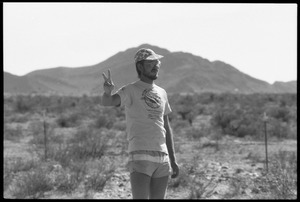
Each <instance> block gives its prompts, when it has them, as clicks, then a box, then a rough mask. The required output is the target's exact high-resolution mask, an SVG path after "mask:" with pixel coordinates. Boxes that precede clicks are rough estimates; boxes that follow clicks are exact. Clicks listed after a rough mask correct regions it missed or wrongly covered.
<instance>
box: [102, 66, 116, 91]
mask: <svg viewBox="0 0 300 202" xmlns="http://www.w3.org/2000/svg"><path fill="white" fill-rule="evenodd" d="M102 76H103V78H104V84H103V88H104V91H105V93H106V94H109V95H111V92H112V91H113V90H114V88H115V85H114V83H113V81H112V80H111V76H110V70H108V77H107V76H106V75H105V73H104V72H103V73H102Z"/></svg>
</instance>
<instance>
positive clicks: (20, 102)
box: [14, 95, 32, 113]
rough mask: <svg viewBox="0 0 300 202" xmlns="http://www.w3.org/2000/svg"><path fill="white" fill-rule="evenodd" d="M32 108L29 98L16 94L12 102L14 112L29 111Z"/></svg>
mask: <svg viewBox="0 0 300 202" xmlns="http://www.w3.org/2000/svg"><path fill="white" fill-rule="evenodd" d="M31 108H32V105H31V103H30V99H28V96H27V97H25V96H20V95H19V96H17V97H16V100H15V103H14V109H15V111H16V112H19V113H25V112H28V111H30V110H31Z"/></svg>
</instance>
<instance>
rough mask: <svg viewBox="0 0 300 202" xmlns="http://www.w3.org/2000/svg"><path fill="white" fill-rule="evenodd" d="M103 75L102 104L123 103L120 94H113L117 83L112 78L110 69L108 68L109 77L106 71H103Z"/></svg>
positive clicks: (114, 104) (113, 104)
mask: <svg viewBox="0 0 300 202" xmlns="http://www.w3.org/2000/svg"><path fill="white" fill-rule="evenodd" d="M102 76H103V78H104V84H103V88H104V93H103V95H102V105H103V106H118V105H120V104H121V98H120V96H119V95H118V94H113V95H112V94H111V93H112V91H113V89H114V88H115V85H114V83H113V81H112V79H111V76H110V70H108V77H107V76H106V75H105V73H102Z"/></svg>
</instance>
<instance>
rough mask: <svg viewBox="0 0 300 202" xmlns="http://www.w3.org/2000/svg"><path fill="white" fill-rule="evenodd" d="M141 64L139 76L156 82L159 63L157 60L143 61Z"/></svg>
mask: <svg viewBox="0 0 300 202" xmlns="http://www.w3.org/2000/svg"><path fill="white" fill-rule="evenodd" d="M143 64H144V65H143V67H142V68H141V74H142V75H143V76H144V77H146V78H148V79H150V80H156V79H157V78H158V72H159V68H160V65H161V62H160V61H159V60H144V62H143Z"/></svg>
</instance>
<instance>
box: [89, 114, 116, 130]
mask: <svg viewBox="0 0 300 202" xmlns="http://www.w3.org/2000/svg"><path fill="white" fill-rule="evenodd" d="M93 126H94V127H96V128H107V129H110V128H112V126H113V119H112V118H111V117H108V116H105V115H100V116H98V118H97V119H96V120H95V122H94V124H93Z"/></svg>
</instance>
